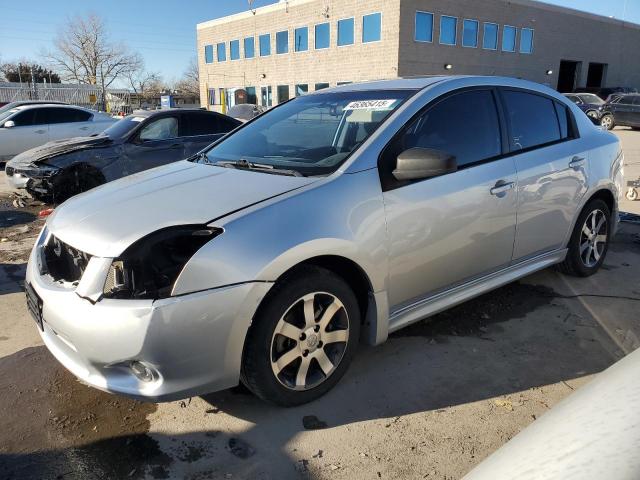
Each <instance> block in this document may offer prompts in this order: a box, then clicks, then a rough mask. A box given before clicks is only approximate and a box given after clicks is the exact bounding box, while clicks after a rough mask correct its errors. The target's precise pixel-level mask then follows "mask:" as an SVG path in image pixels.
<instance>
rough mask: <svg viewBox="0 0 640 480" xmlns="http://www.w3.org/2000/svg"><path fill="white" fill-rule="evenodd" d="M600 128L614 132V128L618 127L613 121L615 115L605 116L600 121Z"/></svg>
mask: <svg viewBox="0 0 640 480" xmlns="http://www.w3.org/2000/svg"><path fill="white" fill-rule="evenodd" d="M600 126H601V127H602V128H604V129H605V130H613V127H615V126H616V123H615V122H614V121H613V115H608V114H607V115H603V116H602V118H601V119H600Z"/></svg>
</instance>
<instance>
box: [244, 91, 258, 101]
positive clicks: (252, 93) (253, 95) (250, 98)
mask: <svg viewBox="0 0 640 480" xmlns="http://www.w3.org/2000/svg"><path fill="white" fill-rule="evenodd" d="M245 90H246V91H247V103H251V104H253V105H257V104H258V98H257V97H256V87H247V88H245Z"/></svg>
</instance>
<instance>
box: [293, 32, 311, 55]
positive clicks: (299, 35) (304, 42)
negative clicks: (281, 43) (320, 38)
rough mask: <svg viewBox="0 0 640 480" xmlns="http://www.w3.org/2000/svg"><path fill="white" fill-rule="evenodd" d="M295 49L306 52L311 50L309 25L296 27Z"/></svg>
mask: <svg viewBox="0 0 640 480" xmlns="http://www.w3.org/2000/svg"><path fill="white" fill-rule="evenodd" d="M294 33H295V39H296V44H295V51H296V52H306V51H307V50H309V29H308V28H307V27H300V28H296V29H295V32H294Z"/></svg>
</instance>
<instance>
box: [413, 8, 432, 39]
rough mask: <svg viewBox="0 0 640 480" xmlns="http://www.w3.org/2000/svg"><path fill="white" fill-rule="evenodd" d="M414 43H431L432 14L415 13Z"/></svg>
mask: <svg viewBox="0 0 640 480" xmlns="http://www.w3.org/2000/svg"><path fill="white" fill-rule="evenodd" d="M415 39H416V42H429V43H431V42H433V13H427V12H416V35H415Z"/></svg>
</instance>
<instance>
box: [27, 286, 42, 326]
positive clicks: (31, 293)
mask: <svg viewBox="0 0 640 480" xmlns="http://www.w3.org/2000/svg"><path fill="white" fill-rule="evenodd" d="M24 291H25V293H26V296H27V309H28V310H29V313H30V314H31V316H32V317H33V319H34V320H35V322H36V325H38V328H39V329H40V331H44V325H43V321H42V299H41V298H40V297H39V296H38V294H37V293H36V291H35V290H34V289H33V287H32V286H31V284H30V283H25V285H24Z"/></svg>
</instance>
